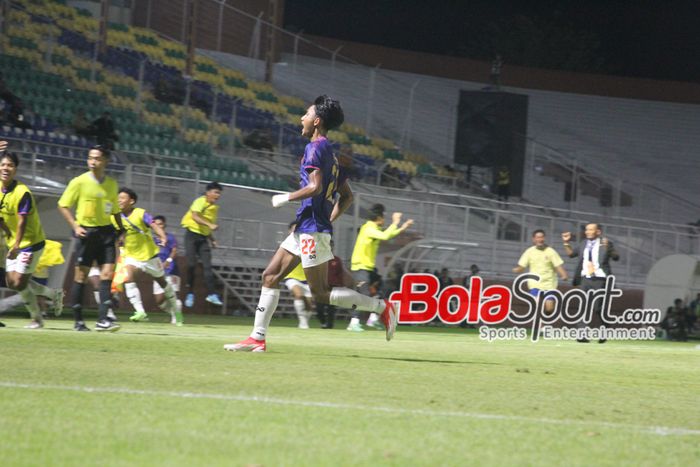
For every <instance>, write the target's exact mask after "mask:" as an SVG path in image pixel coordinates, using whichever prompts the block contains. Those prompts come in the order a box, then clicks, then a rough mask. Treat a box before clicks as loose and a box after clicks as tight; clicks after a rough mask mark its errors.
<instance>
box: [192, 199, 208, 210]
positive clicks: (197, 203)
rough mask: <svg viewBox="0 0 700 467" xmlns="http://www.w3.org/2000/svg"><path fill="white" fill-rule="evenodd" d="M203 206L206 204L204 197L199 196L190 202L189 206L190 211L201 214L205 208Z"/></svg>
mask: <svg viewBox="0 0 700 467" xmlns="http://www.w3.org/2000/svg"><path fill="white" fill-rule="evenodd" d="M205 204H206V200H205V199H204V196H200V197H199V198H197V199H196V200H194V201H192V205H191V206H190V211H192V212H199V213H202V212H204V208H205V207H206V206H205Z"/></svg>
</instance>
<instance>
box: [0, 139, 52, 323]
mask: <svg viewBox="0 0 700 467" xmlns="http://www.w3.org/2000/svg"><path fill="white" fill-rule="evenodd" d="M18 166H19V158H18V157H17V156H16V155H15V154H12V153H9V152H6V153H4V154H3V155H2V157H0V185H1V187H2V189H1V191H2V193H1V195H2V198H1V199H0V218H1V219H2V222H0V228H1V229H2V231H3V233H4V234H5V236H6V237H7V260H6V261H5V271H6V274H5V280H6V282H7V286H8V287H9V288H11V289H13V290H16V291H17V292H18V293H19V295H20V296H21V297H22V300H23V301H24V304H25V305H26V307H27V310H28V311H29V314H30V315H31V317H32V322H31V323H29V324H28V325H27V326H26V327H27V328H30V329H38V328H41V327H43V325H44V323H43V320H42V317H41V311H40V309H39V304H38V303H37V296H38V295H43V296H47V297H50V298H52V299H53V300H54V301H55V302H56V303H57V306H60V307H62V306H63V304H62V302H63V296H62V293H63V291H62V290H61V291H60V296H59V291H58V290H53V289H50V288H48V287H46V286H45V285H42V284H39V283H37V282H35V281H32V280H31V278H32V274H33V273H34V271H35V270H36V268H37V265H38V264H39V260H40V259H41V255H42V254H43V252H44V247H45V245H46V241H45V237H44V229H43V228H42V227H41V221H40V220H39V213H38V211H37V206H36V201H35V200H34V196H33V195H32V192H31V191H29V188H28V187H27V185H25V184H24V183H22V182H20V181H18V180H15V175H16V174H17V167H18ZM54 311H56V310H54ZM58 314H60V313H58Z"/></svg>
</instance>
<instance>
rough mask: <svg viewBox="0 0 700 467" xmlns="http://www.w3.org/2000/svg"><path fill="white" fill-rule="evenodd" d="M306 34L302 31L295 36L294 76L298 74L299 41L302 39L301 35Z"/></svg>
mask: <svg viewBox="0 0 700 467" xmlns="http://www.w3.org/2000/svg"><path fill="white" fill-rule="evenodd" d="M303 32H304V30H303V29H302V30H301V31H299V32H298V33H296V34H295V35H294V61H293V62H292V73H293V74H294V76H296V74H297V56H298V55H299V39H301V34H302V33H303Z"/></svg>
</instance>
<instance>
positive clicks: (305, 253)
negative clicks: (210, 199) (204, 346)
mask: <svg viewBox="0 0 700 467" xmlns="http://www.w3.org/2000/svg"><path fill="white" fill-rule="evenodd" d="M343 119H344V116H343V110H342V109H341V107H340V104H339V103H338V101H336V100H333V99H331V98H330V97H328V96H319V97H317V98H316V100H315V101H314V104H313V105H311V106H310V107H309V108H308V109H307V111H306V114H305V115H304V116H303V117H302V118H301V124H302V131H301V134H302V135H303V136H305V137H307V138H310V139H311V142H310V143H309V144H307V145H306V149H305V150H304V157H303V158H302V160H301V167H300V170H299V175H300V178H301V181H300V186H301V188H300V189H299V190H297V191H295V192H293V193H284V194H279V195H274V196H273V197H272V206H273V207H276V208H278V207H280V206H283V205H285V204H287V203H289V202H290V201H301V207H300V208H299V209H298V210H297V228H296V229H295V231H294V232H293V233H291V234H289V236H288V237H287V239H286V240H284V242H282V244H281V245H280V247H279V248H278V249H277V252H275V254H274V256H273V257H272V259H271V260H270V263H269V264H268V266H267V268H265V271H264V272H263V277H262V279H263V287H262V290H261V291H260V300H259V302H258V306H257V309H256V312H255V323H254V326H253V332H252V333H251V335H250V337H249V338H248V339H245V340H244V341H242V342H239V343H237V344H227V345H225V346H224V349H226V350H231V351H246V352H264V351H265V350H266V341H265V339H266V334H267V328H268V326H269V325H270V320H271V319H272V315H273V314H274V313H275V310H276V309H277V303H278V302H279V296H280V290H279V282H280V280H281V279H282V278H283V277H285V276H286V275H287V274H289V273H290V272H291V271H292V270H293V269H294V268H295V267H296V266H297V264H299V262H300V261H301V265H302V267H303V268H304V274H305V275H306V279H307V281H308V283H309V287H310V288H311V293H312V294H313V296H314V299H315V300H316V302H317V303H327V304H330V305H335V306H339V307H342V308H348V309H359V310H363V311H369V312H376V313H381V319H382V321H383V323H384V325H385V327H386V339H387V340H391V338H392V337H393V335H394V332H395V331H396V324H397V318H398V317H397V314H396V311H395V310H394V307H393V306H392V305H391V303H390V302H388V301H385V300H379V299H375V298H371V297H367V296H365V295H362V294H360V293H358V292H356V291H354V290H352V289H349V288H346V287H334V288H331V287H330V286H329V285H328V262H329V261H330V260H332V259H333V253H332V251H331V234H332V233H333V227H332V224H331V223H332V222H333V221H334V220H335V219H336V218H337V217H338V216H340V215H341V214H342V213H343V211H345V210H346V209H347V208H348V207H349V205H350V203H351V202H352V190H351V189H350V184H349V183H348V181H347V179H340V180H339V168H338V161H337V159H336V158H335V156H334V155H333V150H332V147H331V143H330V142H329V141H328V139H327V138H326V133H327V132H328V130H332V129H334V128H336V127H338V126H340V125H341V124H342V123H343ZM336 194H338V195H339V199H338V200H337V202H336Z"/></svg>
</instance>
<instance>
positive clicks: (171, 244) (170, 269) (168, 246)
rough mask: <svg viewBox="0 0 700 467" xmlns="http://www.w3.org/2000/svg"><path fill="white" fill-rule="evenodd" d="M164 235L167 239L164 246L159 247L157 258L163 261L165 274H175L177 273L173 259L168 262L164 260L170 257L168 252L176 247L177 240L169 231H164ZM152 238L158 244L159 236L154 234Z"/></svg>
mask: <svg viewBox="0 0 700 467" xmlns="http://www.w3.org/2000/svg"><path fill="white" fill-rule="evenodd" d="M165 236H166V237H167V238H168V241H167V242H166V243H165V246H161V247H160V251H159V252H158V258H159V259H160V260H161V261H162V262H163V265H164V266H163V269H164V270H165V274H167V275H169V276H177V275H179V274H178V270H177V264H176V263H175V260H173V261H171V262H170V263H166V262H165V260H166V259H168V258H170V254H171V253H172V252H173V248H177V240H176V239H175V235H173V234H171V233H167V232H166V233H165ZM153 240H154V241H155V242H156V245H158V242H159V241H160V238H159V237H158V236H157V235H154V236H153Z"/></svg>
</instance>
